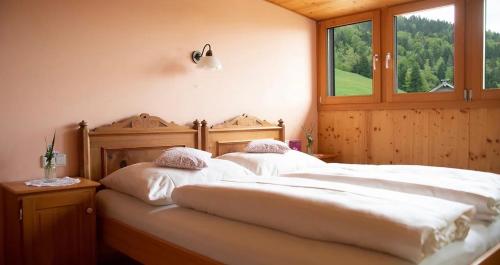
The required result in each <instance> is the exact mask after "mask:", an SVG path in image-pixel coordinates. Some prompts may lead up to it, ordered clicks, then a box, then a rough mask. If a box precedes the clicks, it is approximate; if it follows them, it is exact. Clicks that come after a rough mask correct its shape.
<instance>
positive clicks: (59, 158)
mask: <svg viewBox="0 0 500 265" xmlns="http://www.w3.org/2000/svg"><path fill="white" fill-rule="evenodd" d="M55 159H56V166H60V167H64V166H66V154H63V153H57V154H56V156H55Z"/></svg>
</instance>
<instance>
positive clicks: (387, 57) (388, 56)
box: [385, 52, 391, 69]
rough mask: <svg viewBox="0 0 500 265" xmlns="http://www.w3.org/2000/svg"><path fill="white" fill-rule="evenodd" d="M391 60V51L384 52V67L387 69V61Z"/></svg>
mask: <svg viewBox="0 0 500 265" xmlns="http://www.w3.org/2000/svg"><path fill="white" fill-rule="evenodd" d="M390 60H391V53H390V52H388V53H386V54H385V69H389V61H390Z"/></svg>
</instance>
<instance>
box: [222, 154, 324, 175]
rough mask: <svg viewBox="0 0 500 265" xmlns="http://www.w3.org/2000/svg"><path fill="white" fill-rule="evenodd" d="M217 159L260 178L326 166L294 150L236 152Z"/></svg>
mask: <svg viewBox="0 0 500 265" xmlns="http://www.w3.org/2000/svg"><path fill="white" fill-rule="evenodd" d="M217 158H219V159H224V160H229V161H233V162H235V163H237V164H239V165H241V166H243V167H245V168H247V169H248V170H250V171H252V172H253V173H255V174H256V175H260V176H279V175H280V174H285V173H290V172H294V171H297V170H303V169H307V168H311V167H322V166H324V165H326V163H325V162H323V161H321V160H319V159H317V158H316V157H314V156H310V155H308V154H306V153H302V152H299V151H295V150H290V151H288V152H286V153H284V154H273V153H242V152H236V153H227V154H224V155H222V156H219V157H217Z"/></svg>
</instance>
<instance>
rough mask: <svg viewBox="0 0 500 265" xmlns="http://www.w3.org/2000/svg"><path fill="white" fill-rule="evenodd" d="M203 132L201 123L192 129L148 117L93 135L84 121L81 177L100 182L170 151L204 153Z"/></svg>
mask: <svg viewBox="0 0 500 265" xmlns="http://www.w3.org/2000/svg"><path fill="white" fill-rule="evenodd" d="M204 124H205V125H206V123H204ZM201 131H202V128H201V125H200V123H199V122H198V120H196V121H194V122H193V127H189V126H182V125H178V124H175V123H173V122H166V121H164V120H162V119H161V118H158V117H155V116H151V115H149V114H146V113H143V114H141V115H139V116H134V117H131V118H127V119H124V120H121V121H118V122H114V123H112V124H109V125H104V126H101V127H97V128H95V129H93V130H90V131H89V129H88V128H87V123H86V122H85V121H82V122H80V133H81V137H82V141H81V150H82V152H81V153H82V156H81V158H80V165H81V168H80V176H82V177H85V178H89V179H92V180H99V179H101V178H103V177H105V176H107V175H108V174H110V173H111V172H113V171H115V170H117V169H119V168H122V167H125V166H127V165H131V164H134V163H139V162H147V161H152V160H154V159H155V158H156V157H158V155H159V154H160V152H161V151H162V150H164V149H166V148H168V147H173V146H186V147H193V148H198V149H200V148H201V147H202V142H203V141H202V138H201V137H202V133H201ZM205 142H206V141H205Z"/></svg>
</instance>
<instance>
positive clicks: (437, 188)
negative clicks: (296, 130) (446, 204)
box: [280, 163, 500, 221]
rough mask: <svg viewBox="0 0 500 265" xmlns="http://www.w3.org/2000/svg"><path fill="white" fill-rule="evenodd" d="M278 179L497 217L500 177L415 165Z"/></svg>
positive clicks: (342, 168) (354, 167) (347, 167)
mask: <svg viewBox="0 0 500 265" xmlns="http://www.w3.org/2000/svg"><path fill="white" fill-rule="evenodd" d="M280 176H282V177H295V178H307V179H315V180H322V181H333V182H342V183H348V184H355V185H362V186H366V187H372V188H381V189H388V190H393V191H398V192H406V193H413V194H419V195H425V196H432V197H436V198H441V199H446V200H451V201H456V202H460V203H465V204H470V205H473V206H475V207H476V211H477V214H476V218H477V219H478V220H482V221H492V220H494V219H495V218H496V217H497V216H498V215H499V214H500V176H499V175H497V174H494V173H487V172H479V171H473V170H464V169H454V168H443V167H431V166H415V165H361V164H339V163H331V164H328V165H327V166H324V167H318V168H309V169H306V170H300V171H296V172H293V173H286V174H281V175H280Z"/></svg>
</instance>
